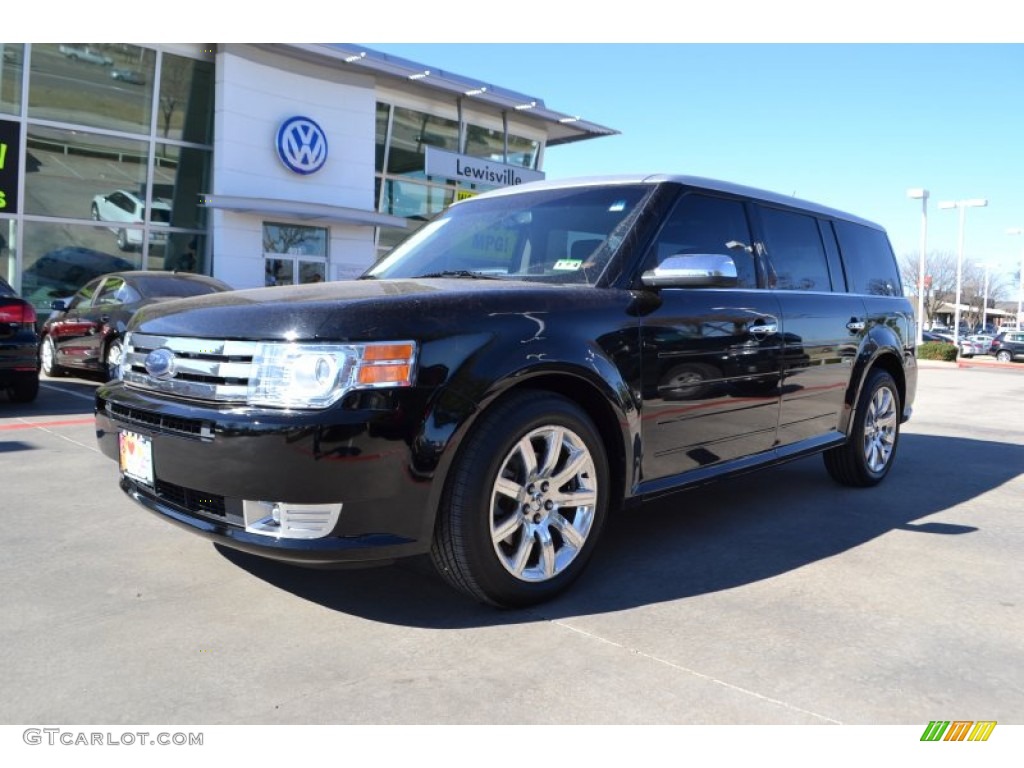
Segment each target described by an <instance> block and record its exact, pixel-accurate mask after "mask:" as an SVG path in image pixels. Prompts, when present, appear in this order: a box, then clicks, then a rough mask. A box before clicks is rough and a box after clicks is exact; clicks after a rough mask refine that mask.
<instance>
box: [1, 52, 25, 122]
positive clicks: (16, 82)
mask: <svg viewBox="0 0 1024 768" xmlns="http://www.w3.org/2000/svg"><path fill="white" fill-rule="evenodd" d="M24 63H25V46H24V45H22V44H21V43H0V112H5V113H7V114H9V115H20V114H21V73H22V69H23V67H24Z"/></svg>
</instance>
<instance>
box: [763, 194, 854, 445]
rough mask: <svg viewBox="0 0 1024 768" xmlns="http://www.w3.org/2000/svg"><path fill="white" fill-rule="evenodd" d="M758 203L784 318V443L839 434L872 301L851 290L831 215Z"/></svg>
mask: <svg viewBox="0 0 1024 768" xmlns="http://www.w3.org/2000/svg"><path fill="white" fill-rule="evenodd" d="M755 209H756V211H757V216H756V221H757V222H758V224H759V227H760V236H761V238H762V240H761V243H762V247H763V248H764V253H765V256H766V266H767V268H768V282H769V285H770V286H771V289H772V291H773V293H774V294H775V296H776V298H777V299H778V301H779V306H780V309H781V313H782V317H783V318H784V320H783V327H782V388H781V403H780V408H779V429H778V445H780V446H785V445H792V444H795V443H800V442H804V441H808V440H810V441H817V440H831V439H834V438H835V437H836V433H837V431H838V429H839V427H840V418H841V415H842V411H843V408H844V404H845V398H846V392H847V388H848V386H849V381H850V371H851V368H852V366H853V363H854V360H855V358H856V356H857V350H858V348H859V344H860V340H861V339H862V338H863V336H864V334H865V333H866V332H867V328H868V323H867V316H866V310H865V307H864V302H863V300H862V298H861V297H859V296H857V295H853V294H850V293H847V292H846V283H845V277H844V275H843V273H842V269H841V266H840V263H839V259H838V253H837V251H836V246H835V240H834V236H833V235H832V233H831V224H830V223H829V222H828V221H821V220H819V218H818V217H816V216H812V215H809V214H807V213H803V212H796V211H790V210H785V209H781V208H774V207H768V206H765V205H761V204H758V205H757V206H755ZM826 242H827V243H828V248H826Z"/></svg>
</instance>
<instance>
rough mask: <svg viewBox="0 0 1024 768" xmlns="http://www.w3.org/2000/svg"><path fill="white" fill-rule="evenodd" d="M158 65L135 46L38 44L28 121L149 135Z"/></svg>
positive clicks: (150, 52) (153, 54)
mask: <svg viewBox="0 0 1024 768" xmlns="http://www.w3.org/2000/svg"><path fill="white" fill-rule="evenodd" d="M155 62H156V52H155V51H153V50H151V49H148V48H141V47H139V46H137V45H128V44H108V43H61V44H59V45H58V44H55V43H37V44H34V45H33V46H32V68H31V72H30V75H29V78H30V79H29V106H28V114H29V117H31V118H42V119H46V120H57V121H60V122H69V123H78V124H80V125H87V126H93V127H96V128H107V129H111V130H116V131H125V132H128V133H148V132H149V126H150V118H151V116H152V104H153V72H154V68H155Z"/></svg>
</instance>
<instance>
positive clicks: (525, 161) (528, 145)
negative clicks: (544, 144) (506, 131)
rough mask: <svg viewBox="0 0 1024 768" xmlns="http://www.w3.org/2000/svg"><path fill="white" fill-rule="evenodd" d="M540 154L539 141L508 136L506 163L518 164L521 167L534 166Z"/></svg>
mask: <svg viewBox="0 0 1024 768" xmlns="http://www.w3.org/2000/svg"><path fill="white" fill-rule="evenodd" d="M539 154H540V142H539V141H537V140H535V139H524V138H523V137H522V136H509V137H508V161H507V162H508V164H509V165H520V166H522V167H523V168H536V167H537V157H538V156H539Z"/></svg>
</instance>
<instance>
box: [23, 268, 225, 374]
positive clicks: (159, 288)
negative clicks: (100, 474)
mask: <svg viewBox="0 0 1024 768" xmlns="http://www.w3.org/2000/svg"><path fill="white" fill-rule="evenodd" d="M230 290H231V286H229V285H228V284H227V283H224V282H221V281H220V280H216V279H215V278H212V277H207V276H206V275H194V274H191V273H187V272H160V271H129V272H112V273H110V274H106V275H100V276H99V277H97V278H95V279H93V280H91V281H89V282H88V283H87V284H86V285H85V287H83V288H82V289H80V290H79V291H78V292H77V293H76V294H75V295H74V296H72V297H71V298H70V300H67V301H64V300H59V301H55V302H53V305H52V309H53V314H51V315H50V317H49V318H48V319H47V320H46V322H45V323H44V324H43V331H42V337H41V340H40V348H39V357H40V360H41V361H42V368H43V373H45V374H46V375H47V376H60V375H61V374H63V373H66V372H67V370H68V369H77V370H85V371H91V372H93V373H99V374H101V375H104V376H106V377H108V378H111V377H113V375H114V373H115V371H116V368H117V366H118V365H119V364H120V362H121V351H122V340H123V338H124V331H125V328H126V327H127V325H128V321H129V320H131V318H132V316H133V315H134V314H135V313H136V312H138V311H139V310H140V309H142V308H143V307H146V306H148V305H150V304H155V303H157V302H163V301H168V300H170V299H178V298H184V297H187V296H202V295H205V294H209V293H220V292H222V291H230Z"/></svg>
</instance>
